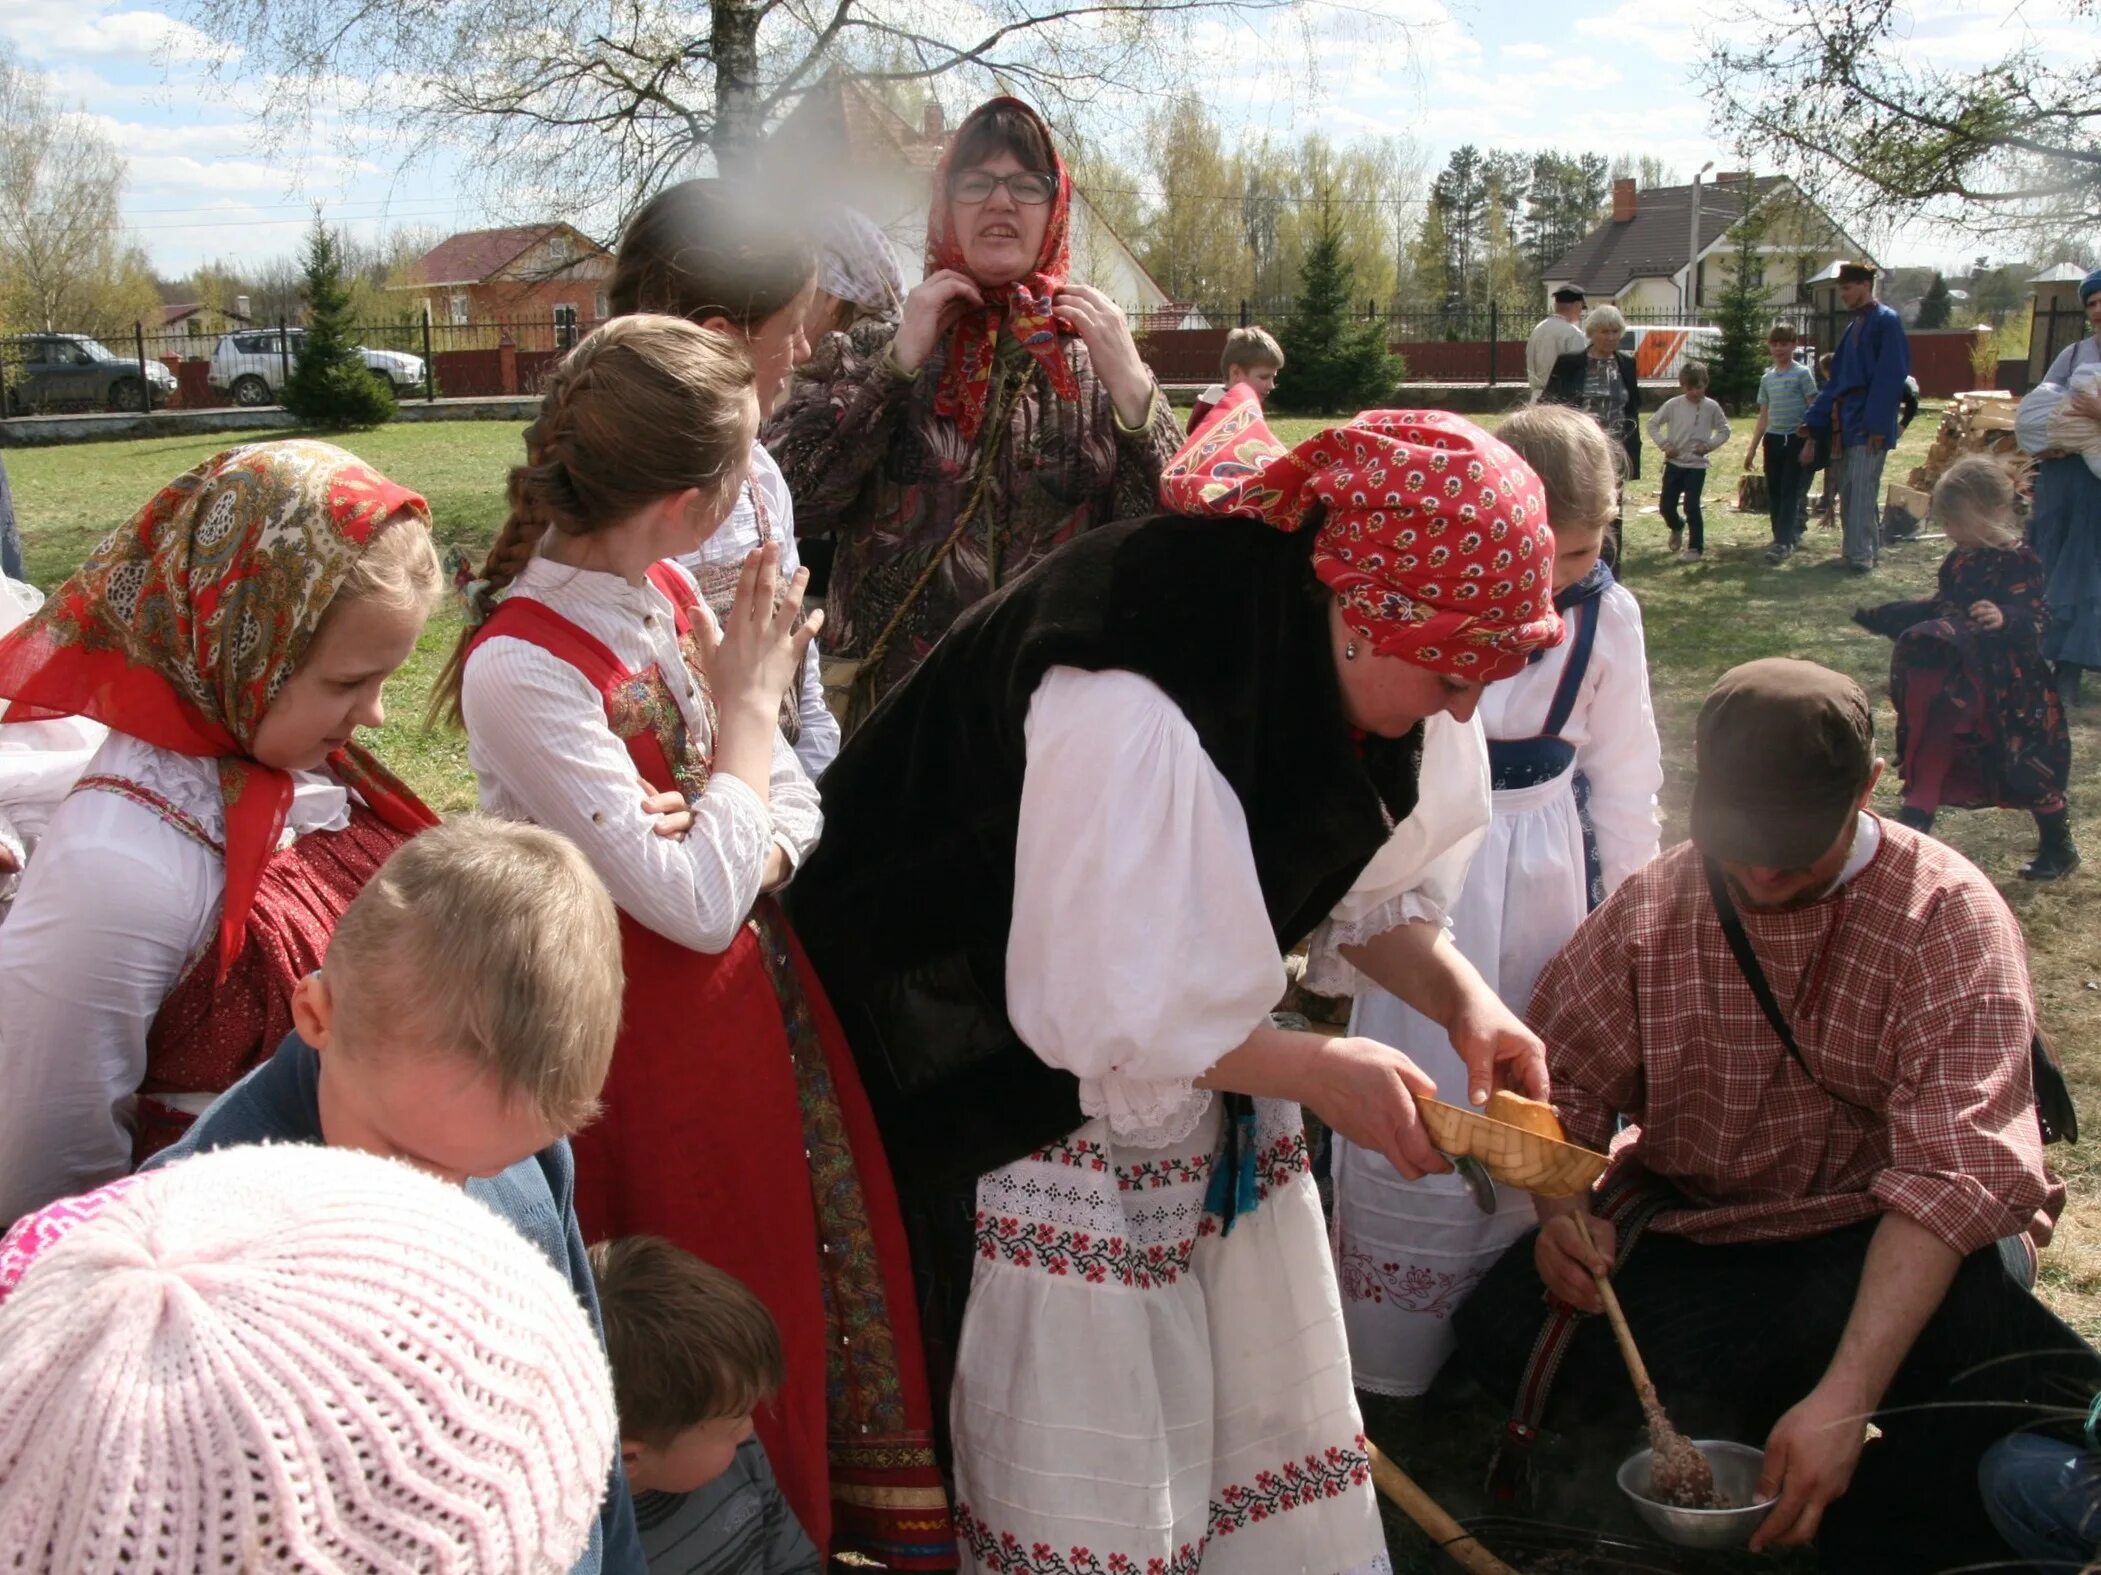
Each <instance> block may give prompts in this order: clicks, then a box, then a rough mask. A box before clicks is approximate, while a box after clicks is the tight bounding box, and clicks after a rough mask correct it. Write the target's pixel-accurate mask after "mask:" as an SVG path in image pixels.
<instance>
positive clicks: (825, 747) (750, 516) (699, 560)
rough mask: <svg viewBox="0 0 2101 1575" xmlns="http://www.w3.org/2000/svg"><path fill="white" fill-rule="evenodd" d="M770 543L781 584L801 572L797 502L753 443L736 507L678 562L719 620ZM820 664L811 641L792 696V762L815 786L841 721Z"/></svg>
mask: <svg viewBox="0 0 2101 1575" xmlns="http://www.w3.org/2000/svg"><path fill="white" fill-rule="evenodd" d="M754 495H756V497H757V500H758V503H759V506H760V507H762V508H764V510H765V514H766V526H765V529H764V530H761V529H760V528H759V510H758V509H757V508H754V507H753V498H754ZM769 541H777V542H779V543H780V546H781V578H782V579H783V580H784V581H785V580H786V579H787V578H788V576H789V575H791V574H793V573H794V572H795V571H796V570H797V569H799V568H801V567H802V555H801V554H800V553H799V552H798V551H797V550H796V547H795V499H794V498H793V497H791V496H790V495H789V493H788V480H787V478H786V477H785V476H783V475H782V474H781V467H780V466H779V465H776V464H775V463H774V462H773V456H772V455H771V454H769V453H767V452H766V448H765V445H764V444H760V443H754V444H752V446H751V482H750V485H749V486H747V487H746V488H745V490H744V491H743V493H742V494H740V495H739V496H738V498H737V506H736V507H735V508H734V509H732V510H730V516H729V518H728V519H726V520H724V521H723V522H722V524H721V526H720V527H719V528H718V529H717V530H716V532H715V534H714V535H712V536H710V537H709V538H708V539H707V540H706V541H704V542H702V543H701V544H700V548H699V550H698V551H696V552H689V553H687V554H686V556H685V557H683V558H681V559H679V560H678V561H679V564H680V566H681V567H682V568H684V569H685V570H686V571H687V572H688V573H690V574H691V575H692V576H693V578H694V580H695V581H696V582H697V583H698V584H699V586H700V594H701V599H702V600H703V601H705V602H706V603H707V604H708V606H709V607H711V608H713V609H714V612H715V616H716V617H717V618H720V617H722V615H723V614H724V613H726V612H728V611H729V606H730V603H731V602H732V601H734V600H735V599H736V590H737V577H738V576H739V575H740V574H742V573H743V572H744V560H745V558H746V556H748V555H749V554H750V553H751V552H752V551H753V550H754V549H755V548H759V547H763V546H764V545H765V544H766V543H767V542H769ZM818 660H819V659H818V652H817V642H816V641H815V640H812V641H811V642H810V645H809V649H808V650H806V651H804V652H803V659H802V681H801V683H800V684H799V685H798V686H797V689H796V694H795V712H796V717H797V719H798V720H799V721H800V722H801V724H802V728H801V732H800V734H799V736H798V737H797V738H796V740H795V758H796V759H797V760H800V761H801V762H802V768H803V770H805V771H806V772H808V773H809V774H810V780H811V781H813V782H814V781H815V780H816V779H817V778H818V777H821V776H823V775H824V768H825V767H826V766H828V765H830V764H831V763H832V757H833V756H835V755H837V754H838V753H839V719H838V718H837V717H835V716H833V715H832V709H831V707H830V706H828V705H826V704H825V703H824V680H823V679H822V677H821V676H820V669H819V666H818Z"/></svg>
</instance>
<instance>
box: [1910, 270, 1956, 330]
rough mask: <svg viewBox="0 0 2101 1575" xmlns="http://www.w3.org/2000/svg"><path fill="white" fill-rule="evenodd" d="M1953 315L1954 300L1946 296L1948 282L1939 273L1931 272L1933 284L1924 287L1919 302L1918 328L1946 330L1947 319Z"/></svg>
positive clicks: (1936, 271)
mask: <svg viewBox="0 0 2101 1575" xmlns="http://www.w3.org/2000/svg"><path fill="white" fill-rule="evenodd" d="M1954 314H1955V299H1954V297H1953V296H1951V295H1949V294H1948V281H1947V280H1946V279H1943V278H1942V277H1941V271H1940V270H1939V269H1938V268H1936V269H1934V270H1933V282H1932V283H1931V284H1929V285H1927V286H1926V294H1925V297H1924V298H1923V299H1922V300H1921V301H1920V302H1919V321H1918V326H1919V327H1920V328H1946V327H1947V326H1948V319H1949V318H1950V317H1952V316H1954Z"/></svg>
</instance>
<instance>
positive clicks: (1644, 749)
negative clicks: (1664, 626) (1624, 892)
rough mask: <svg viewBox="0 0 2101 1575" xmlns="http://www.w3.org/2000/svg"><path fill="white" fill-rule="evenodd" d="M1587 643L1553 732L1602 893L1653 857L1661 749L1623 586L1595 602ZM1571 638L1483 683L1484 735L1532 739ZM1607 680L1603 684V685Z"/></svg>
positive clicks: (1643, 653)
mask: <svg viewBox="0 0 2101 1575" xmlns="http://www.w3.org/2000/svg"><path fill="white" fill-rule="evenodd" d="M1595 616H1596V617H1597V619H1598V633H1597V643H1596V644H1595V646H1593V647H1592V649H1591V653H1590V670H1589V671H1588V672H1586V673H1585V674H1584V675H1583V683H1582V686H1581V688H1580V689H1579V690H1578V692H1577V695H1576V708H1575V710H1573V711H1572V712H1570V713H1569V720H1568V725H1567V726H1566V727H1564V728H1563V729H1562V730H1561V736H1562V737H1563V738H1565V739H1567V740H1568V741H1569V742H1570V743H1571V744H1573V745H1575V747H1576V767H1577V769H1578V770H1580V771H1581V772H1582V773H1583V775H1584V776H1585V777H1586V778H1588V779H1589V782H1590V822H1591V827H1592V829H1593V830H1594V831H1595V832H1596V833H1597V839H1598V862H1599V864H1600V865H1601V866H1602V867H1603V871H1604V876H1605V889H1606V890H1607V891H1617V890H1618V889H1619V884H1620V882H1621V881H1623V880H1625V879H1626V878H1627V877H1628V876H1629V875H1632V874H1633V873H1634V872H1635V871H1636V870H1638V869H1640V868H1641V867H1642V866H1643V865H1644V864H1646V863H1648V862H1649V860H1651V859H1653V858H1654V857H1655V856H1656V849H1657V844H1658V841H1659V839H1660V836H1661V832H1660V830H1659V828H1658V826H1657V821H1656V795H1657V794H1658V793H1660V792H1662V791H1663V754H1662V746H1661V745H1660V744H1659V743H1658V742H1657V738H1656V713H1655V711H1654V709H1653V708H1652V707H1651V706H1650V703H1649V659H1648V652H1647V650H1646V648H1645V646H1644V642H1643V639H1642V629H1641V604H1640V603H1639V602H1637V601H1636V600H1635V599H1634V596H1633V593H1632V592H1630V591H1629V590H1628V589H1627V588H1626V587H1625V586H1624V585H1614V586H1612V587H1610V588H1609V589H1608V590H1607V591H1606V592H1605V594H1604V595H1603V596H1601V597H1599V598H1598V602H1597V613H1596V615H1595ZM1571 644H1572V642H1571V641H1569V640H1565V639H1564V640H1563V641H1562V642H1561V643H1560V644H1559V645H1556V646H1554V647H1553V648H1551V649H1550V650H1549V651H1547V653H1546V654H1545V655H1544V656H1542V657H1541V658H1540V659H1539V663H1538V665H1537V666H1535V667H1531V668H1527V669H1526V671H1525V673H1524V675H1523V678H1524V681H1523V682H1521V683H1520V682H1518V681H1517V680H1515V679H1513V680H1512V681H1510V682H1509V683H1501V684H1490V685H1489V686H1488V687H1487V689H1485V690H1483V691H1482V694H1481V707H1480V711H1479V716H1480V718H1481V725H1482V727H1483V729H1484V730H1485V731H1486V732H1487V734H1488V736H1489V737H1490V738H1537V737H1538V736H1539V733H1540V730H1541V729H1542V728H1544V727H1545V726H1546V725H1547V712H1548V711H1550V710H1551V709H1552V708H1553V704H1554V691H1555V690H1556V689H1558V688H1559V687H1560V686H1561V674H1562V672H1563V670H1564V669H1565V668H1567V666H1568V658H1569V651H1570V648H1571ZM1608 677H1609V678H1610V680H1611V681H1610V682H1607V681H1606V680H1607V679H1608Z"/></svg>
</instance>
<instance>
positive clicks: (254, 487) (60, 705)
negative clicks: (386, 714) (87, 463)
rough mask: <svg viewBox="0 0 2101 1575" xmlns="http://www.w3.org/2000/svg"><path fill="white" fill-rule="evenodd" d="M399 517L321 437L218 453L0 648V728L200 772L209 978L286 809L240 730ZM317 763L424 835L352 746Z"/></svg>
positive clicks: (115, 536) (288, 794)
mask: <svg viewBox="0 0 2101 1575" xmlns="http://www.w3.org/2000/svg"><path fill="white" fill-rule="evenodd" d="M404 511H406V512H408V513H410V514H413V515H414V516H415V517H416V518H417V519H419V520H421V521H422V522H423V523H424V524H425V525H426V526H427V525H429V523H430V507H429V505H428V504H426V503H425V502H424V501H423V499H422V498H420V497H418V496H417V495H416V494H415V493H413V492H411V491H409V490H408V489H407V488H406V487H399V486H396V485H395V484H394V483H393V482H391V481H389V480H387V479H386V477H384V476H382V475H380V474H379V473H378V472H377V471H375V470H372V469H371V468H369V467H368V466H366V465H365V464H364V463H363V461H361V460H358V459H356V458H354V457H352V456H351V455H349V454H346V453H344V452H343V451H342V450H341V449H339V448H335V447H333V446H331V445H329V444H327V443H316V442H312V441H309V440H306V439H298V440H294V441H291V442H282V443H258V444H255V445H253V446H251V447H248V448H237V449H230V450H228V451H227V452H226V453H223V454H219V455H216V456H214V457H213V458H211V459H208V460H206V461H205V462H204V463H203V464H201V465H199V466H198V467H197V468H196V469H195V470H193V471H191V472H190V473H189V474H188V475H186V476H181V477H178V478H177V479H176V480H174V481H172V482H170V483H169V484H168V485H167V486H166V487H163V488H162V489H161V491H160V492H159V493H158V494H157V495H156V496H155V497H154V499H153V501H152V502H150V503H148V504H147V505H146V506H145V507H144V508H143V509H141V510H139V512H138V514H137V515H136V516H135V517H134V518H133V519H132V521H131V523H130V524H128V525H126V526H124V527H123V528H122V529H121V530H118V531H115V532H113V533H111V535H110V536H109V537H108V538H107V539H106V540H105V541H104V542H103V543H102V545H101V546H99V547H97V548H96V549H95V552H94V555H93V556H91V557H90V558H89V559H88V561H87V562H86V563H85V564H83V565H82V566H81V567H80V569H79V571H78V572H77V573H75V574H74V576H73V577H72V578H71V579H69V580H67V581H66V583H65V584H63V585H61V586H60V587H59V588H58V589H57V590H56V591H54V592H52V593H51V596H50V597H49V599H47V600H46V601H45V603H44V606H43V609H42V610H41V611H40V612H38V613H37V614H36V615H35V616H34V617H32V618H31V619H29V621H28V622H26V623H24V624H23V625H22V626H21V627H20V628H18V629H16V630H15V631H14V632H13V633H11V634H9V635H8V636H7V637H6V638H5V639H0V698H5V699H9V700H12V701H13V704H12V705H10V706H9V707H8V708H7V711H6V714H5V720H7V721H10V722H21V721H37V720H44V719H48V718H53V717H61V716H86V717H92V718H94V720H96V721H98V722H101V723H104V724H105V725H107V726H109V727H112V728H114V729H116V731H118V732H120V733H129V734H130V735H132V736H133V737H134V738H139V739H143V740H144V741H145V742H146V743H149V744H152V745H154V746H155V747H157V748H160V749H167V750H172V751H174V752H175V753H177V754H183V755H194V756H198V757H200V758H204V759H214V760H216V761H217V762H218V766H219V791H220V794H221V796H222V797H223V799H224V801H225V804H226V896H225V903H224V908H223V911H222V914H221V918H220V925H219V965H220V971H221V974H222V976H223V974H224V972H225V970H226V969H227V968H230V967H231V966H232V964H233V959H234V958H235V957H236V956H237V955H239V952H240V947H241V941H242V938H243V936H244V935H245V934H246V932H247V924H248V912H249V909H250V907H251V906H252V905H253V903H254V901H255V893H256V887H257V885H258V883H259V882H260V881H261V879H262V872H263V865H264V864H265V863H266V862H268V860H269V858H270V855H271V854H272V853H273V852H275V851H276V848H277V843H278V838H279V837H280V835H281V834H282V833H283V830H284V824H285V816H286V812H287V810H288V809H289V808H290V807H291V802H292V779H291V777H290V776H289V775H288V774H287V773H285V772H283V771H281V770H279V769H277V768H276V767H274V766H266V765H264V764H263V763H262V762H261V761H259V760H256V759H255V758H254V756H253V755H252V753H251V751H252V749H253V748H254V745H255V733H256V728H257V727H258V726H259V725H260V724H261V722H262V719H263V716H264V714H265V713H266V712H267V711H268V710H269V709H270V702H271V701H272V700H273V699H275V698H276V696H277V693H278V691H279V690H280V689H281V688H283V686H284V682H285V680H286V679H287V678H288V677H290V676H291V673H292V670H293V669H294V668H295V667H297V666H298V664H299V660H300V658H301V657H302V656H304V655H305V653H306V648H307V645H308V642H309V641H311V640H312V639H313V637H314V631H315V630H316V629H318V628H319V627H320V625H321V619H322V616H323V614H325V613H326V612H327V611H328V606H329V603H330V602H331V601H332V600H334V598H335V594H336V591H337V589H338V588H339V587H340V586H341V585H342V583H343V581H344V579H345V578H346V577H347V576H348V575H349V573H350V570H351V566H352V565H353V564H355V563H356V562H357V559H358V555H359V554H360V553H362V552H363V551H364V550H365V549H366V548H367V547H368V546H370V545H371V543H372V541H373V539H374V538H375V537H376V536H377V535H378V534H379V532H380V530H381V528H382V527H384V526H385V525H386V524H387V523H388V522H389V521H390V520H392V519H393V518H394V516H395V515H397V514H400V513H402V512H404ZM328 765H329V769H330V770H331V771H332V772H333V773H334V774H335V776H336V778H337V779H338V780H339V781H341V782H343V783H345V784H346V785H348V786H350V787H352V788H355V789H356V790H357V793H358V796H359V797H360V798H362V799H363V800H364V801H365V802H366V804H368V805H370V806H371V808H372V810H373V811H374V813H376V814H378V815H379V816H380V817H381V818H382V819H383V820H385V821H386V822H387V823H388V824H390V825H392V826H394V827H395V828H396V829H398V830H401V831H408V832H415V831H420V830H422V829H423V828H425V827H426V826H434V825H436V824H437V817H436V816H435V815H433V814H432V813H431V812H430V811H429V810H428V809H426V808H425V807H424V806H423V804H422V803H421V801H419V800H418V799H417V798H416V796H415V794H414V793H412V792H410V791H409V789H408V788H407V787H406V786H404V785H403V784H402V783H401V782H400V781H399V780H397V779H396V778H395V777H394V776H393V775H392V774H391V773H390V772H388V771H387V769H386V768H385V767H383V766H382V765H380V763H379V762H378V761H377V760H375V759H373V758H372V756H371V755H370V754H369V753H367V752H366V750H365V749H364V747H363V746H362V745H359V744H357V743H351V744H348V745H346V746H344V747H343V748H341V749H339V750H337V751H335V752H334V753H333V754H331V755H330V756H329V757H328Z"/></svg>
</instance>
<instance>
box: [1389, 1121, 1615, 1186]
mask: <svg viewBox="0 0 2101 1575" xmlns="http://www.w3.org/2000/svg"><path fill="white" fill-rule="evenodd" d="M1415 1108H1416V1109H1417V1110H1418V1111H1419V1112H1420V1113H1421V1115H1422V1120H1423V1129H1424V1130H1425V1131H1426V1132H1428V1133H1429V1134H1430V1141H1431V1142H1432V1143H1434V1144H1436V1145H1437V1147H1438V1149H1439V1150H1441V1151H1442V1152H1444V1153H1446V1154H1449V1155H1451V1156H1452V1157H1453V1158H1454V1159H1458V1158H1462V1157H1469V1156H1470V1157H1472V1158H1474V1159H1477V1160H1479V1161H1480V1162H1481V1164H1482V1166H1483V1167H1484V1168H1485V1169H1486V1170H1487V1171H1488V1173H1489V1174H1490V1175H1491V1176H1493V1177H1495V1179H1496V1180H1498V1181H1500V1182H1504V1183H1506V1184H1507V1185H1509V1186H1513V1187H1518V1188H1520V1189H1522V1190H1523V1191H1526V1192H1531V1193H1536V1194H1538V1195H1539V1196H1540V1197H1542V1198H1572V1197H1575V1196H1576V1195H1577V1194H1578V1193H1581V1192H1587V1191H1589V1190H1590V1187H1591V1184H1592V1183H1593V1182H1595V1181H1596V1180H1597V1179H1598V1177H1600V1176H1602V1175H1604V1174H1605V1166H1606V1163H1607V1161H1606V1158H1605V1156H1604V1155H1603V1154H1597V1153H1593V1152H1592V1151H1591V1150H1589V1149H1587V1148H1578V1147H1576V1145H1575V1144H1573V1143H1563V1142H1560V1141H1558V1140H1556V1139H1554V1138H1550V1137H1542V1136H1540V1135H1539V1134H1538V1133H1536V1132H1527V1131H1525V1130H1524V1129H1523V1128H1522V1127H1514V1126H1511V1125H1509V1124H1508V1123H1507V1122H1502V1121H1492V1120H1490V1119H1489V1118H1488V1117H1487V1116H1484V1115H1481V1114H1480V1113H1479V1112H1477V1111H1473V1110H1466V1109H1462V1108H1461V1107H1460V1106H1458V1105H1447V1104H1445V1103H1443V1102H1442V1101H1441V1100H1436V1099H1418V1100H1416V1102H1415Z"/></svg>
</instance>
